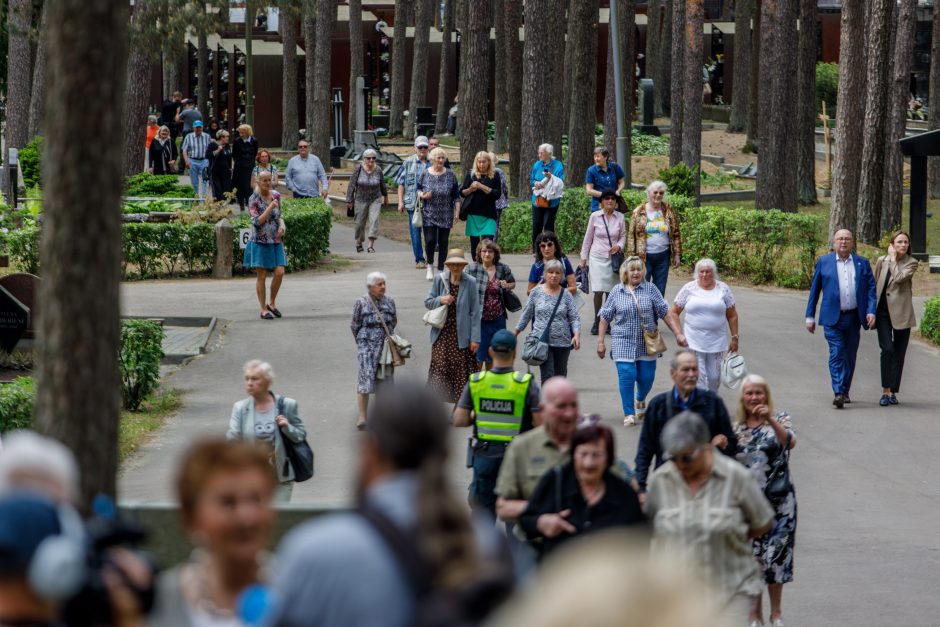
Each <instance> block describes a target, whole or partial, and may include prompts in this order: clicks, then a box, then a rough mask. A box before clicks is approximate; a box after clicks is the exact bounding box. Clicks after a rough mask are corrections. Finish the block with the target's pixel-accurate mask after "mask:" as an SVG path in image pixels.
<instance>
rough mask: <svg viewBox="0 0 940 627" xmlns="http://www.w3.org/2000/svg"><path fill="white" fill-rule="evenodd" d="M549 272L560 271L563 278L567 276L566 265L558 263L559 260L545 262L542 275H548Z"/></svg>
mask: <svg viewBox="0 0 940 627" xmlns="http://www.w3.org/2000/svg"><path fill="white" fill-rule="evenodd" d="M549 270H558V271H559V272H561V276H565V265H564V264H563V263H562V262H560V261H558V260H557V259H549V260H548V261H546V262H545V269H544V270H542V274H543V275H545V274H548V271H549Z"/></svg>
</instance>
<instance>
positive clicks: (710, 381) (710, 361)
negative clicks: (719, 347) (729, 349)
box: [695, 351, 725, 393]
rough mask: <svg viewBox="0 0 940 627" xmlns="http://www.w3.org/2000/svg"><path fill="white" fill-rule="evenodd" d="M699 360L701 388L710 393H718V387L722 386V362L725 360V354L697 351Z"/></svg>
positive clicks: (698, 385) (698, 384)
mask: <svg viewBox="0 0 940 627" xmlns="http://www.w3.org/2000/svg"><path fill="white" fill-rule="evenodd" d="M695 356H696V357H697V358H698V383H697V384H696V387H700V388H702V389H705V390H709V391H710V392H716V393H717V392H718V386H720V385H721V362H722V361H723V360H724V358H725V352H724V351H722V352H720V353H702V352H700V351H695Z"/></svg>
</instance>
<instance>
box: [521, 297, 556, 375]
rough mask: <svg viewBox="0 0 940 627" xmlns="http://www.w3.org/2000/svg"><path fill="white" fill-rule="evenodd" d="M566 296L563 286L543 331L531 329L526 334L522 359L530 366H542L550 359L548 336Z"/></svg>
mask: <svg viewBox="0 0 940 627" xmlns="http://www.w3.org/2000/svg"><path fill="white" fill-rule="evenodd" d="M564 297H565V288H564V287H562V288H561V293H560V294H559V295H558V299H557V300H555V307H554V309H552V315H551V316H549V318H548V324H546V325H545V329H544V330H543V331H542V332H541V333H536V332H535V331H531V332H530V333H529V334H528V335H527V336H525V343H523V345H522V361H524V362H525V363H527V364H529V365H530V366H541V365H542V364H544V363H545V362H546V361H548V349H549V346H548V338H549V336H550V332H551V329H552V322H553V321H554V320H555V314H556V313H558V305H559V304H561V299H562V298H564Z"/></svg>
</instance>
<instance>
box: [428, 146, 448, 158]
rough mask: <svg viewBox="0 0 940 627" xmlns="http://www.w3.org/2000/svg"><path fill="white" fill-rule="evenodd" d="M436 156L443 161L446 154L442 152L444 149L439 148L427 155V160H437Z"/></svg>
mask: <svg viewBox="0 0 940 627" xmlns="http://www.w3.org/2000/svg"><path fill="white" fill-rule="evenodd" d="M438 156H441V157H444V158H445V159H446V158H447V153H446V152H444V149H443V148H441V147H440V146H438V147H437V148H435V149H434V150H432V151H431V152H429V153H428V159H437V158H438Z"/></svg>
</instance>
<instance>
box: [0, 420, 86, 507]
mask: <svg viewBox="0 0 940 627" xmlns="http://www.w3.org/2000/svg"><path fill="white" fill-rule="evenodd" d="M22 475H30V476H32V477H35V478H37V479H40V480H44V481H47V482H52V483H55V484H57V485H58V486H59V488H60V490H59V491H60V492H61V493H62V494H63V495H65V497H66V498H67V499H68V500H69V501H71V502H75V501H76V500H77V499H78V492H79V488H78V478H79V475H78V464H77V463H76V461H75V456H74V455H73V454H72V451H71V450H69V448H68V447H67V446H65V445H64V444H62V443H61V442H59V441H58V440H53V439H52V438H47V437H44V436H41V435H39V434H38V433H35V432H33V431H14V432H13V433H10V434H9V435H7V436H6V437H5V439H4V441H3V452H2V453H0V493H5V492H9V491H13V490H18V489H23V488H32V487H35V486H32V485H23V484H22V483H21V482H22V481H23V478H22ZM50 496H54V495H50Z"/></svg>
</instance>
